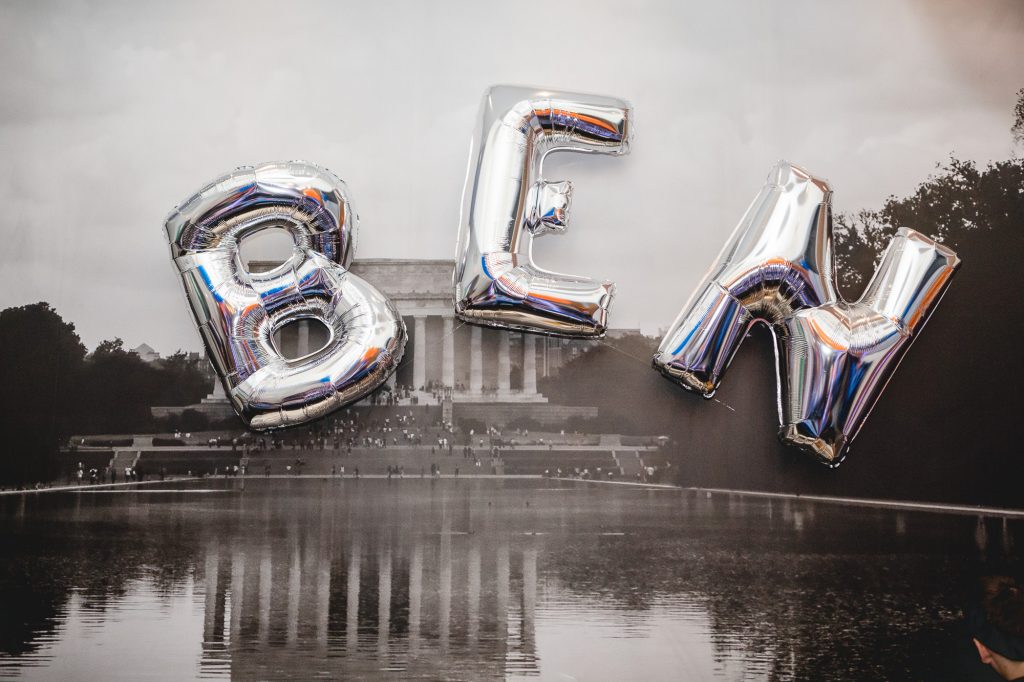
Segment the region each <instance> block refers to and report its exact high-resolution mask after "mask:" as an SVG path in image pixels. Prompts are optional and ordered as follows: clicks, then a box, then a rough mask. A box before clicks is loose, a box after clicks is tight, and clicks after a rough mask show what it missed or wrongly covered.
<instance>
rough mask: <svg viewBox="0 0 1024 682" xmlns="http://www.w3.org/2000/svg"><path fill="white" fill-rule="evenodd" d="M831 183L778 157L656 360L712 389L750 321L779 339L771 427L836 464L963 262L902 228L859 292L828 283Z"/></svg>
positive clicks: (680, 379) (673, 375)
mask: <svg viewBox="0 0 1024 682" xmlns="http://www.w3.org/2000/svg"><path fill="white" fill-rule="evenodd" d="M831 196H832V190H831V188H830V187H829V185H828V183H826V182H825V181H824V180H821V179H818V178H816V177H814V176H812V175H811V174H809V173H807V172H806V171H804V170H802V169H800V168H797V167H796V166H792V165H790V164H788V163H785V162H783V163H780V164H779V165H777V166H776V167H775V169H774V170H773V171H772V172H771V174H770V175H769V177H768V182H767V184H765V186H764V188H763V189H762V190H761V193H760V194H759V195H758V196H757V198H756V199H755V200H754V203H753V204H752V205H751V206H750V208H749V209H748V210H747V213H746V215H745V216H744V217H743V219H742V220H741V221H740V224H739V226H738V227H737V228H736V231H735V232H734V233H733V235H732V237H731V238H730V239H729V241H728V243H727V244H726V246H725V248H724V249H723V250H722V253H721V255H720V256H719V259H718V261H717V262H716V263H715V264H714V265H713V266H712V268H711V270H710V272H709V273H708V275H707V277H706V278H705V279H704V281H703V283H701V285H700V286H699V287H698V289H697V291H696V292H695V293H694V295H693V297H692V298H691V299H690V301H689V303H687V304H686V306H685V307H684V308H683V310H682V312H681V313H680V315H679V317H678V318H677V319H676V321H675V322H674V323H673V324H672V327H671V328H670V329H669V331H668V333H667V334H666V335H665V337H664V338H663V339H662V341H661V345H660V347H659V349H658V353H657V354H656V355H655V357H654V366H655V368H656V369H658V370H659V371H661V372H662V373H663V374H664V375H665V376H667V377H668V378H670V379H672V380H673V381H675V382H677V383H679V384H681V385H682V386H683V387H684V388H687V389H689V390H691V391H696V392H697V393H701V394H702V395H704V396H705V397H711V396H712V395H713V394H714V392H715V390H716V389H717V388H718V386H719V384H720V382H721V380H722V377H723V375H724V374H725V371H726V369H727V368H728V366H729V363H730V361H731V360H732V358H733V356H734V355H735V354H736V351H737V349H738V348H739V346H740V344H741V343H742V342H743V338H744V337H745V336H746V333H747V329H748V328H749V327H750V326H751V325H752V324H754V323H757V322H762V323H765V324H767V325H769V326H770V328H771V329H772V333H773V335H774V337H775V342H776V357H777V360H778V379H779V384H778V391H779V399H778V406H779V422H780V430H779V437H780V438H781V439H782V440H783V442H785V443H788V444H791V445H795V446H798V447H800V448H802V449H805V450H807V451H809V452H811V453H813V454H814V455H815V456H816V457H817V458H818V459H819V460H820V461H822V462H824V463H826V464H828V465H831V466H837V465H838V464H839V463H840V462H841V461H842V459H843V457H844V456H845V454H846V450H847V448H848V447H849V444H850V442H851V441H852V440H853V438H854V437H855V436H856V435H857V432H858V431H859V430H860V428H861V426H863V424H864V421H865V420H866V419H867V416H868V413H869V412H870V411H871V408H872V406H873V405H874V404H875V401H877V400H878V397H879V395H880V394H881V393H882V391H883V389H884V388H885V385H886V383H887V382H888V381H889V378H890V377H891V376H892V374H893V372H894V371H895V369H896V366H897V365H898V364H899V361H900V359H901V358H902V357H903V355H904V354H905V353H906V352H907V350H908V348H909V347H910V343H911V342H912V341H913V339H914V337H915V336H916V334H917V333H919V332H920V331H921V328H922V327H923V326H924V324H925V322H926V321H927V320H928V317H929V315H930V314H931V313H932V311H933V310H934V308H935V306H936V305H937V304H938V302H939V300H940V299H941V297H942V294H943V293H944V292H945V290H946V288H947V287H948V286H949V283H950V281H951V279H952V277H953V274H954V272H955V271H956V269H957V267H959V264H960V261H959V259H958V258H957V256H956V254H955V253H954V252H953V251H952V250H950V249H949V248H947V247H945V246H942V245H941V244H937V243H936V242H934V241H932V240H931V239H928V238H927V237H925V236H923V235H921V234H919V233H918V232H915V231H913V230H910V229H906V228H900V230H899V231H898V233H897V234H896V236H895V237H894V238H893V239H892V241H891V243H890V244H889V247H888V249H887V250H886V251H885V254H884V255H883V256H882V260H881V263H880V264H879V266H878V269H877V270H876V271H875V274H874V276H873V277H872V279H871V281H870V283H869V284H868V286H867V289H866V290H865V291H864V294H863V295H862V296H861V297H860V300H858V301H857V302H855V303H847V302H846V301H844V300H843V299H842V298H841V297H840V296H839V295H838V294H837V292H836V284H835V278H834V272H833V259H832V211H831Z"/></svg>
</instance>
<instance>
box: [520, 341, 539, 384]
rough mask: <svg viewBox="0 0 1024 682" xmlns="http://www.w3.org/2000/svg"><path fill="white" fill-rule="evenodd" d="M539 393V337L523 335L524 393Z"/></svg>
mask: <svg viewBox="0 0 1024 682" xmlns="http://www.w3.org/2000/svg"><path fill="white" fill-rule="evenodd" d="M536 392H537V337H536V336H534V335H533V334H523V393H525V394H527V395H534V394H535V393H536Z"/></svg>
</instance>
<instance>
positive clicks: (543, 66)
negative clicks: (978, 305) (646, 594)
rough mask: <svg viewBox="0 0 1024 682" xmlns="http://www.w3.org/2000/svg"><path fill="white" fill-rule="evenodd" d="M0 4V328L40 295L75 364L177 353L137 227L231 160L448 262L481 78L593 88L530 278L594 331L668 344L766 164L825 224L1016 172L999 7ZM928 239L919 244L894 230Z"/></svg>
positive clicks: (1009, 55)
mask: <svg viewBox="0 0 1024 682" xmlns="http://www.w3.org/2000/svg"><path fill="white" fill-rule="evenodd" d="M621 8H622V6H621V5H619V4H615V5H612V4H601V3H597V4H595V3H586V4H584V3H579V2H568V3H561V4H560V5H559V13H558V15H557V17H556V18H554V19H550V18H548V17H545V19H546V22H545V23H539V22H538V20H537V19H538V17H537V15H536V14H535V13H529V12H520V13H503V14H502V15H501V17H500V21H496V20H495V18H494V14H495V13H494V11H493V9H492V8H490V7H488V6H486V4H480V3H469V2H465V3H445V4H444V5H441V6H428V5H425V4H424V5H420V4H416V3H372V4H366V5H363V4H335V3H309V4H303V5H301V6H299V7H289V8H287V9H282V6H280V5H275V4H269V3H245V4H234V3H217V4H211V5H209V6H207V5H203V4H198V3H174V4H160V5H148V6H145V7H144V8H142V9H140V5H138V4H135V3H133V4H127V3H72V4H51V3H47V2H41V3H31V4H13V3H9V4H3V5H0V58H2V59H3V63H4V65H5V66H7V68H6V69H4V71H3V73H2V74H0V93H3V97H2V98H0V153H2V156H3V158H4V159H5V160H6V162H7V163H6V164H5V165H4V170H3V174H2V176H0V197H2V200H3V205H4V206H5V211H4V214H3V217H2V218H0V233H2V236H3V240H4V248H3V249H0V272H2V273H3V280H2V283H3V287H2V288H0V308H6V307H9V306H16V305H24V304H28V303H34V302H37V301H40V300H45V301H48V302H49V303H51V304H52V305H53V306H54V307H55V308H56V309H57V310H58V312H59V313H60V314H61V315H62V316H63V317H64V318H65V319H66V320H69V321H71V322H73V323H74V324H75V326H76V328H77V329H78V331H79V334H80V335H81V337H82V340H83V342H85V344H86V345H87V346H88V347H89V348H90V349H91V348H94V347H95V346H96V344H97V343H99V341H101V340H102V339H105V338H113V337H115V336H119V337H121V338H123V339H124V341H125V345H126V346H128V347H135V346H137V345H139V344H140V343H142V342H146V343H148V344H149V345H150V346H152V347H153V348H154V349H156V350H157V351H159V352H160V353H161V354H164V355H166V354H168V353H171V352H173V351H174V350H175V349H178V348H181V349H185V350H199V349H200V348H201V342H200V339H199V336H198V334H197V333H196V332H195V330H194V328H193V326H192V323H191V319H190V316H189V314H188V311H187V310H186V305H185V302H184V298H183V295H182V293H181V285H180V284H179V282H178V280H177V279H176V277H175V274H174V270H173V267H172V265H171V263H170V261H169V255H168V249H167V246H166V243H165V240H164V236H163V231H162V221H163V218H164V216H165V215H166V214H167V212H168V211H169V210H170V209H171V208H172V207H173V206H174V205H175V204H176V203H177V202H179V201H180V200H182V199H184V198H186V197H187V196H188V195H189V194H190V193H191V192H193V191H195V190H196V189H197V188H199V187H200V186H201V185H202V184H204V183H205V182H207V181H208V180H210V179H212V178H214V177H215V176H217V175H219V174H221V173H223V172H225V171H227V170H230V169H231V168H234V167H236V166H239V165H246V164H251V163H258V162H261V161H266V160H281V159H291V158H304V159H308V160H310V161H314V162H316V163H319V164H321V165H324V166H327V167H329V168H331V169H332V170H334V171H335V172H336V173H337V174H338V175H340V176H341V177H342V178H343V179H344V180H345V181H346V182H347V183H348V186H349V189H350V191H351V194H352V199H353V202H354V204H355V206H356V209H357V211H358V212H359V214H360V216H361V218H362V226H361V230H360V238H359V248H358V251H357V253H356V258H357V259H358V258H431V259H434V258H453V257H454V251H455V240H456V236H457V227H458V217H459V206H460V197H461V193H462V187H463V182H464V179H465V168H466V157H467V153H468V148H469V139H470V135H471V133H472V125H473V119H474V114H475V112H476V109H477V106H478V103H479V98H480V96H481V94H482V92H483V91H484V89H485V88H486V87H487V86H489V85H492V84H497V83H519V84H535V85H541V86H546V87H552V88H558V89H566V90H577V91H589V92H594V93H601V94H610V95H615V96H620V97H624V98H626V99H629V100H630V101H631V102H632V103H633V105H634V107H635V110H636V117H637V126H636V128H637V132H636V138H635V144H634V146H633V149H632V153H631V154H630V155H629V156H627V157H623V158H598V157H587V156H581V155H570V154H560V155H555V156H553V157H551V159H550V160H549V162H548V163H547V164H546V168H545V171H546V172H545V175H546V177H547V178H548V179H551V180H560V179H571V180H572V181H573V182H574V184H575V186H576V195H575V198H574V205H573V215H572V220H571V224H570V227H569V230H568V232H567V233H566V234H565V235H563V236H551V237H548V238H546V239H543V240H541V241H540V242H539V243H538V245H537V248H536V250H535V251H536V254H537V260H538V262H540V263H541V264H542V265H544V266H545V267H547V268H549V269H553V270H558V271H562V272H573V273H581V274H582V273H585V274H587V275H589V276H592V277H604V278H607V279H611V280H613V281H615V282H616V283H617V285H618V294H617V300H616V302H615V304H614V305H613V307H612V311H611V316H610V324H611V326H612V327H615V328H633V327H640V328H641V329H642V330H643V331H644V332H645V333H647V334H654V333H656V331H657V330H658V329H659V328H661V327H666V326H667V325H669V324H670V323H671V321H672V319H673V318H674V316H675V315H676V313H677V312H678V310H679V309H680V307H681V306H682V305H683V303H684V302H685V300H686V298H687V297H688V296H689V294H690V293H691V291H692V289H693V287H694V286H696V284H697V282H698V281H699V279H700V277H701V276H702V275H703V273H704V271H705V270H706V268H707V267H708V265H709V264H710V262H711V260H712V259H713V258H714V256H715V255H716V254H717V252H718V250H719V249H720V248H721V245H722V243H723V242H724V240H725V239H726V237H727V236H728V234H729V233H730V232H731V230H732V229H733V227H734V226H735V224H736V222H737V221H738V220H739V218H740V216H741V214H742V212H743V211H744V209H745V208H746V206H747V204H748V203H749V202H750V201H751V199H752V198H753V197H754V195H755V194H756V192H757V190H758V189H759V187H760V186H761V184H762V182H763V180H764V177H765V175H766V174H767V172H768V170H769V168H770V167H771V165H772V164H773V163H774V162H775V161H777V160H778V159H780V158H786V159H788V160H791V161H793V162H795V163H798V164H800V165H802V166H804V167H806V168H808V169H809V170H811V171H812V172H814V173H815V174H818V175H821V176H824V177H827V178H829V179H830V180H831V181H832V183H833V185H834V188H835V197H834V207H835V209H836V210H837V211H840V212H843V211H847V212H850V211H857V210H860V209H865V208H878V207H880V206H881V204H882V203H883V202H884V200H885V199H886V197H887V196H889V195H890V194H896V195H898V196H901V195H905V194H907V193H910V192H912V191H913V189H914V188H915V187H916V186H917V185H918V184H919V183H920V182H921V181H922V180H924V179H925V178H926V177H927V176H928V175H929V173H931V172H933V171H934V169H935V166H936V164H937V163H941V162H942V161H944V160H946V159H948V158H949V156H950V155H951V154H955V155H957V156H958V157H960V158H967V159H974V160H977V161H979V162H981V163H984V162H987V161H989V160H999V159H1005V158H1008V157H1009V156H1010V155H1011V154H1013V153H1014V147H1013V144H1012V139H1011V136H1010V132H1009V129H1010V126H1011V124H1012V122H1013V121H1012V119H1013V113H1012V112H1013V105H1014V102H1015V101H1016V92H1017V91H1018V90H1019V89H1020V88H1021V87H1024V78H1022V75H1024V72H1022V70H1021V67H1022V66H1024V5H1021V4H1020V3H1017V2H1013V1H1012V0H1007V1H1002V0H1001V1H998V2H991V3H984V4H980V3H969V2H960V1H952V0H947V1H943V2H927V1H925V0H904V1H902V2H896V3H883V2H864V3H857V4H855V5H852V6H843V7H837V6H826V5H824V4H822V3H813V2H802V3H793V4H789V5H786V6H785V8H781V7H778V6H769V5H762V4H755V3H738V2H737V3H723V4H716V5H714V6H709V5H708V4H706V3H699V4H698V3H678V4H677V3H656V2H650V3H643V4H641V5H638V6H636V7H631V8H630V10H629V11H628V12H624V11H623V10H622V9H621ZM911 227H914V228H916V229H918V230H920V231H922V232H925V233H929V232H931V231H932V229H933V228H932V226H928V225H913V226H911Z"/></svg>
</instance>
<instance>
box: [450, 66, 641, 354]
mask: <svg viewBox="0 0 1024 682" xmlns="http://www.w3.org/2000/svg"><path fill="white" fill-rule="evenodd" d="M632 118H633V112H632V109H631V108H630V106H629V104H628V103H626V102H624V101H623V100H620V99H613V98H610V97H599V96H596V95H582V94H575V93H568V92H553V91H548V90H533V89H527V88H517V87H509V86H496V87H493V88H491V89H490V90H488V91H487V92H486V94H485V95H484V99H483V104H482V105H481V107H480V114H479V117H478V120H477V128H476V132H475V134H474V136H473V142H472V147H471V148H470V162H469V171H468V173H467V176H466V187H465V190H464V192H463V202H462V218H461V224H460V226H459V245H458V251H457V253H456V263H455V277H454V284H455V312H456V314H457V315H458V316H459V318H461V319H462V320H464V321H466V322H471V323H475V324H481V325H487V326H491V327H502V328H505V329H518V330H522V331H529V332H538V333H542V334H552V335H559V336H571V337H597V336H601V335H602V334H604V332H605V329H606V327H607V316H608V306H609V305H610V304H611V300H612V295H613V293H614V289H615V287H614V285H613V284H612V283H611V282H600V281H597V280H593V279H589V278H587V277H576V276H573V275H563V274H559V273H556V272H548V271H547V270H542V269H541V268H539V267H537V266H536V265H535V264H534V263H533V259H532V257H531V249H532V243H533V238H534V237H537V236H540V235H542V234H545V233H548V232H564V231H565V229H566V226H567V225H568V220H569V202H570V199H571V197H572V184H571V183H570V182H568V181H564V182H550V181H547V180H544V179H543V178H542V177H541V170H542V165H543V162H544V157H545V156H546V155H547V154H548V153H550V152H555V151H574V152H587V153H594V154H616V155H619V154H626V153H627V152H628V151H629V140H630V133H631V126H632V123H631V119H632ZM524 237H526V238H524Z"/></svg>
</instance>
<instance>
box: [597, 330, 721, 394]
mask: <svg viewBox="0 0 1024 682" xmlns="http://www.w3.org/2000/svg"><path fill="white" fill-rule="evenodd" d="M596 340H597V342H598V343H599V344H601V345H602V346H604V347H605V348H611V349H612V350H613V351H615V352H616V353H621V354H623V355H625V356H626V357H627V358H631V359H633V360H636V361H637V362H638V363H640V364H641V365H643V366H644V367H645V368H647V369H650V367H651V363H650V361H649V360H644V359H643V358H638V357H637V356H635V355H633V354H632V353H627V352H626V351H624V350H622V349H621V348H617V347H616V346H613V345H612V344H610V343H608V342H607V341H604V340H603V339H596ZM711 400H713V401H715V402H716V403H718V404H719V405H721V406H723V407H725V408H728V409H729V410H732V411H733V412H735V411H736V408H735V407H733V406H732V405H730V404H729V403H727V402H724V401H722V400H719V399H718V398H712V399H711Z"/></svg>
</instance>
